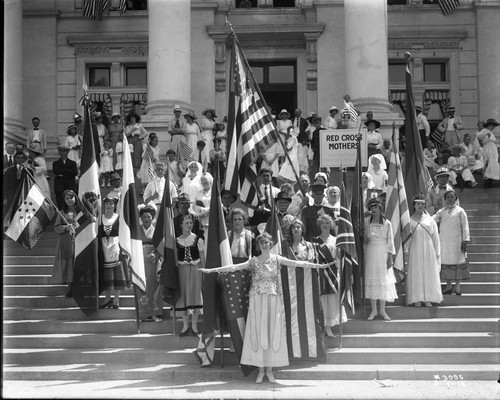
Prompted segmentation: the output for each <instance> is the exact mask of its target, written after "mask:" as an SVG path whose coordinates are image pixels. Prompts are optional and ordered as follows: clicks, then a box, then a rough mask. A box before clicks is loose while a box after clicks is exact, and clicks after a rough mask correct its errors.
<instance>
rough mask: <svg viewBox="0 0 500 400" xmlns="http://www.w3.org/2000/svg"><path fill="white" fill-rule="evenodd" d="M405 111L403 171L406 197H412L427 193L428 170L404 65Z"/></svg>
mask: <svg viewBox="0 0 500 400" xmlns="http://www.w3.org/2000/svg"><path fill="white" fill-rule="evenodd" d="M406 101H407V106H406V113H405V135H406V150H405V164H404V165H405V171H404V175H403V176H404V181H405V184H406V198H408V199H413V197H414V196H415V195H416V194H417V193H427V190H428V187H429V171H428V170H427V167H426V166H425V164H424V151H423V149H422V142H421V140H420V134H419V132H418V128H417V114H416V113H415V100H414V98H413V88H412V83H411V73H410V69H409V66H408V64H407V65H406Z"/></svg>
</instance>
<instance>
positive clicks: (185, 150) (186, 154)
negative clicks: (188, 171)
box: [179, 141, 193, 160]
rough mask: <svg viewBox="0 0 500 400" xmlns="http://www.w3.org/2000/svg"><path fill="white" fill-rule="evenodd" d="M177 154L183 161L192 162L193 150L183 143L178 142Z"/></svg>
mask: <svg viewBox="0 0 500 400" xmlns="http://www.w3.org/2000/svg"><path fill="white" fill-rule="evenodd" d="M179 153H180V155H181V156H182V158H184V159H185V160H192V157H191V156H192V154H193V149H192V148H191V147H189V146H188V145H187V144H186V143H184V142H183V141H181V142H180V147H179Z"/></svg>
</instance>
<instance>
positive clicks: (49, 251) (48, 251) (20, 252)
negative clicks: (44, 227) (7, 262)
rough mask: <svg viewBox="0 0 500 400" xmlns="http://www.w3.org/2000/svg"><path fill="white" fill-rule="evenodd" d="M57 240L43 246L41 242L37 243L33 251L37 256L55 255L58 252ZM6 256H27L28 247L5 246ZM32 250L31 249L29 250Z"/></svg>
mask: <svg viewBox="0 0 500 400" xmlns="http://www.w3.org/2000/svg"><path fill="white" fill-rule="evenodd" d="M56 246H57V241H55V242H53V243H50V244H47V245H45V246H41V245H40V244H39V243H37V244H36V247H35V248H33V249H32V250H31V251H32V252H33V254H36V256H54V255H55V253H56ZM3 251H4V253H3V254H4V255H5V256H26V249H25V248H24V247H22V246H21V245H18V246H16V247H4V249H3ZM28 251H30V250H28Z"/></svg>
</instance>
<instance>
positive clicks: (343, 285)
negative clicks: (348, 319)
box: [337, 169, 359, 314]
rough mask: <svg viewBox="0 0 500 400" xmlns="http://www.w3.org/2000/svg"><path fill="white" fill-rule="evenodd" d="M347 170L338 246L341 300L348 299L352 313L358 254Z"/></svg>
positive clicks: (341, 195) (344, 172) (341, 194)
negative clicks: (348, 192)
mask: <svg viewBox="0 0 500 400" xmlns="http://www.w3.org/2000/svg"><path fill="white" fill-rule="evenodd" d="M346 174H347V172H346V170H345V169H344V170H343V172H342V187H341V191H340V216H339V229H338V232H337V248H338V249H339V250H340V252H341V253H340V254H341V258H340V259H341V271H342V274H341V275H342V276H341V281H340V293H341V301H344V300H347V304H349V307H351V310H352V313H353V314H354V313H355V304H354V287H353V286H354V270H358V269H359V266H358V257H357V254H356V238H355V236H354V229H353V226H352V221H351V211H350V210H349V208H348V206H347V194H346V188H345V183H344V182H345V181H346V180H347V178H346Z"/></svg>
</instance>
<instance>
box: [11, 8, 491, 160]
mask: <svg viewBox="0 0 500 400" xmlns="http://www.w3.org/2000/svg"><path fill="white" fill-rule="evenodd" d="M429 3H430V4H429ZM432 3H434V2H433V1H432V0H427V1H426V0H406V1H404V0H403V1H401V0H398V1H394V0H290V1H287V0H279V1H276V0H274V1H273V0H251V1H250V2H248V3H247V4H246V6H245V7H243V6H244V5H245V4H244V2H241V1H240V0H212V1H205V0H191V1H190V0H147V1H146V0H139V1H137V0H129V1H127V7H128V9H127V11H126V12H125V13H124V14H121V13H120V12H119V11H118V10H117V9H116V7H117V6H118V4H119V1H118V0H110V4H111V11H110V13H109V16H104V17H103V19H102V21H99V20H94V21H92V20H89V19H86V18H84V16H83V0H5V1H4V7H5V12H4V16H5V21H4V22H5V23H4V30H5V31H4V38H5V39H4V40H5V45H4V63H5V68H4V96H5V98H4V140H15V141H21V142H24V141H25V130H26V129H27V128H30V126H31V122H30V121H31V118H32V117H33V116H35V115H36V116H38V117H40V119H41V127H43V129H44V130H45V131H46V133H47V134H48V135H49V146H51V145H52V148H53V149H54V153H53V154H55V147H56V145H57V143H58V142H60V141H63V140H64V137H65V132H66V127H67V126H68V125H69V124H70V123H72V118H73V115H74V113H75V112H81V106H80V104H79V101H80V99H81V96H82V94H83V91H82V85H83V82H84V80H85V81H86V83H87V84H88V87H89V89H88V91H89V93H90V96H91V99H92V100H94V101H95V102H96V104H99V107H100V109H101V110H103V111H104V112H105V113H106V115H107V116H108V118H109V117H111V114H112V113H113V112H119V113H120V114H122V115H123V116H125V115H126V114H128V113H129V112H130V111H132V110H136V111H139V112H140V113H143V114H144V115H143V117H142V118H143V123H144V126H145V127H146V129H147V130H148V131H155V132H157V133H158V134H159V136H160V142H161V144H160V146H161V147H162V149H165V150H166V149H167V148H168V143H169V141H170V137H169V135H168V133H167V132H166V126H167V122H168V120H169V119H170V118H171V117H172V111H173V107H174V105H176V104H179V105H180V106H181V107H182V108H183V109H184V110H185V111H188V110H191V111H195V112H196V113H197V115H198V116H199V115H200V113H201V111H202V110H203V109H204V108H205V107H214V108H215V109H216V112H217V115H218V119H222V117H223V116H224V115H225V114H226V113H227V99H228V93H229V85H228V77H229V58H230V49H229V48H228V47H227V46H226V38H227V35H228V33H229V27H228V25H227V23H226V21H230V23H231V25H232V27H233V29H234V31H235V32H236V34H237V36H238V39H239V40H240V42H241V44H242V47H243V50H244V51H245V54H246V56H247V58H248V60H249V62H250V64H251V66H252V67H253V70H254V74H255V76H256V78H257V80H258V81H259V84H260V85H261V89H262V91H263V93H264V97H265V98H266V100H267V102H268V104H269V105H270V107H271V108H272V109H273V110H275V111H277V112H279V111H280V110H281V109H283V108H286V109H288V111H290V112H291V113H293V109H294V108H296V107H299V108H301V109H302V110H303V114H304V115H305V114H306V113H308V112H317V113H318V114H319V115H320V116H323V117H324V116H326V115H328V110H329V108H330V107H331V106H332V105H336V106H337V107H338V108H339V109H340V108H342V106H343V96H344V95H345V94H349V95H350V96H351V99H352V102H353V103H354V105H355V106H356V107H357V108H358V109H359V110H360V111H361V112H362V116H364V113H366V112H367V111H369V110H371V111H373V112H374V116H375V118H376V119H379V120H381V121H382V122H383V130H384V134H385V135H389V134H390V126H391V125H392V122H393V121H396V123H397V124H401V122H402V116H403V113H402V111H401V110H402V109H404V106H405V102H406V95H405V90H404V70H405V59H404V57H403V56H404V53H405V52H407V51H409V52H410V53H411V63H410V68H411V70H412V73H413V79H414V94H415V97H416V99H415V100H416V104H419V105H422V106H423V108H424V110H425V112H427V114H428V115H429V119H430V120H431V121H438V120H439V119H441V118H442V111H443V110H444V109H445V108H446V107H447V106H449V105H454V106H455V107H456V108H457V114H459V115H460V116H461V118H462V120H463V122H464V126H465V130H466V131H467V130H468V131H473V130H475V129H476V123H477V121H478V120H479V119H481V120H483V119H486V118H497V119H498V118H499V117H500V68H498V65H500V46H498V43H499V39H500V27H499V26H498V21H499V17H500V1H497V0H491V1H486V0H461V1H460V6H459V7H458V8H457V9H455V10H454V11H453V12H451V13H449V14H448V15H443V13H442V12H441V9H440V8H439V6H438V5H437V4H432ZM240 6H242V7H240ZM50 154H51V153H50V152H49V156H50Z"/></svg>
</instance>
